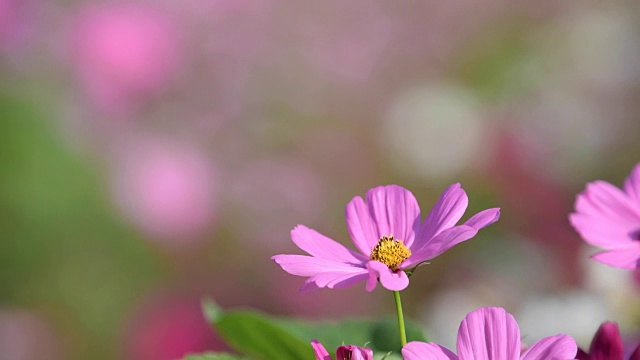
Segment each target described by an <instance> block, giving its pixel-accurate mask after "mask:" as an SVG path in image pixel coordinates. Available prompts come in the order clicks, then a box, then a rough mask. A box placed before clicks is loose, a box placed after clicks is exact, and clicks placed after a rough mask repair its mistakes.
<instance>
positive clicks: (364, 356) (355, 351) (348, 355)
mask: <svg viewBox="0 0 640 360" xmlns="http://www.w3.org/2000/svg"><path fill="white" fill-rule="evenodd" d="M311 346H312V347H313V352H314V353H315V355H316V360H331V355H329V352H327V350H326V349H325V348H324V346H322V344H321V343H320V342H319V341H318V340H313V341H311ZM344 359H347V360H373V350H371V349H369V348H362V347H359V346H355V345H342V346H339V347H338V349H337V350H336V360H344Z"/></svg>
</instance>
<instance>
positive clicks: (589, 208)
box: [575, 181, 640, 226]
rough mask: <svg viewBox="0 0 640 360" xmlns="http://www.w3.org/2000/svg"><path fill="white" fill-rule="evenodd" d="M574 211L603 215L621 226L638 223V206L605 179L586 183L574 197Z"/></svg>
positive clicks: (639, 217)
mask: <svg viewBox="0 0 640 360" xmlns="http://www.w3.org/2000/svg"><path fill="white" fill-rule="evenodd" d="M575 207H576V212H578V213H584V214H593V215H598V216H605V217H607V218H609V219H610V220H612V221H617V222H618V223H619V224H620V225H621V226H633V225H634V224H635V225H636V226H637V225H640V207H638V205H637V204H635V203H634V202H633V201H632V200H631V199H630V198H629V197H628V196H627V194H625V193H624V192H623V191H622V190H620V189H618V188H617V187H615V186H613V185H611V184H609V183H608V182H606V181H594V182H592V183H589V184H587V188H586V189H585V191H583V192H582V193H580V194H579V195H578V197H577V199H576V205H575Z"/></svg>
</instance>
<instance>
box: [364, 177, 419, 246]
mask: <svg viewBox="0 0 640 360" xmlns="http://www.w3.org/2000/svg"><path fill="white" fill-rule="evenodd" d="M367 206H368V207H369V213H370V214H371V218H372V219H373V221H374V224H375V226H376V229H377V233H378V237H377V238H376V241H377V240H379V239H380V237H381V236H384V235H393V236H395V238H396V239H401V240H402V241H403V242H404V244H405V245H407V246H409V244H411V243H412V242H413V239H414V237H415V232H416V231H417V230H418V228H419V226H420V207H419V206H418V202H417V201H416V198H415V197H414V196H413V194H412V193H411V191H409V190H407V189H405V188H403V187H401V186H398V185H387V186H378V187H375V188H373V189H371V190H369V191H367Z"/></svg>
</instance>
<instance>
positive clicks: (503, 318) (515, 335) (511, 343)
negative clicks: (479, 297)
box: [457, 307, 520, 360]
mask: <svg viewBox="0 0 640 360" xmlns="http://www.w3.org/2000/svg"><path fill="white" fill-rule="evenodd" d="M457 347H458V356H459V357H460V359H463V360H470V359H473V360H517V359H520V329H519V328H518V324H517V323H516V321H515V319H514V318H513V316H511V314H509V313H507V312H506V311H505V310H504V309H503V308H495V307H489V308H480V309H478V310H476V311H473V312H471V313H469V314H468V315H467V316H466V317H465V319H464V320H463V321H462V324H460V330H459V331H458V343H457Z"/></svg>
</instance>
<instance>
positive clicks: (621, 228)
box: [569, 163, 640, 270]
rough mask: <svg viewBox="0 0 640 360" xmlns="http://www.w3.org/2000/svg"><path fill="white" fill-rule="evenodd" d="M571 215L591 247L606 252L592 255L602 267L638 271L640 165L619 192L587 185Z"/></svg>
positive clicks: (599, 184) (601, 184)
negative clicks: (599, 248)
mask: <svg viewBox="0 0 640 360" xmlns="http://www.w3.org/2000/svg"><path fill="white" fill-rule="evenodd" d="M575 209H576V212H574V213H572V214H571V215H570V216H569V220H570V221H571V225H573V227H574V228H575V229H576V231H578V233H580V235H581V236H582V238H583V239H584V240H585V241H586V242H587V243H589V244H591V245H594V246H599V247H602V248H604V249H605V251H602V252H600V253H597V254H595V255H593V257H592V258H593V259H595V260H596V261H599V262H601V263H603V264H606V265H609V266H613V267H617V268H622V269H629V270H631V269H636V268H638V267H639V266H638V265H639V260H640V163H639V164H637V165H636V167H635V168H634V169H633V171H632V172H631V174H630V175H629V177H628V178H627V179H626V180H625V182H624V186H623V189H622V190H620V189H618V188H616V187H615V186H613V185H611V184H610V183H608V182H605V181H594V182H592V183H589V184H587V188H586V189H585V191H583V192H582V193H580V194H579V195H578V197H577V199H576V203H575Z"/></svg>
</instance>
